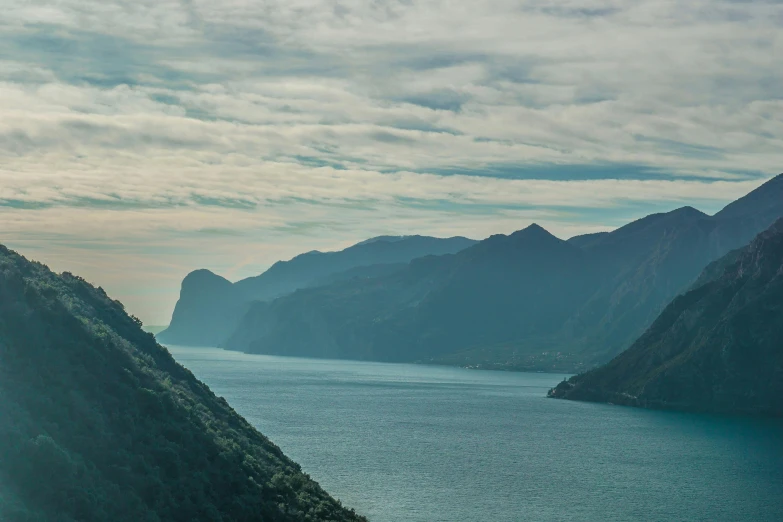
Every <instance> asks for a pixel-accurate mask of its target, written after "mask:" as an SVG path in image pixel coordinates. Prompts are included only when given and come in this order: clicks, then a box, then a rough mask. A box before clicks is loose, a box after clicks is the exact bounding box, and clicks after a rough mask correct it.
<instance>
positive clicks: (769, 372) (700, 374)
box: [550, 220, 783, 416]
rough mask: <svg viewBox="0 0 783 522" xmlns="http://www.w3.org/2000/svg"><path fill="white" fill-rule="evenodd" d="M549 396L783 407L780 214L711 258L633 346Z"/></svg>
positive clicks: (660, 404) (740, 409)
mask: <svg viewBox="0 0 783 522" xmlns="http://www.w3.org/2000/svg"><path fill="white" fill-rule="evenodd" d="M550 396H552V397H557V398H565V399H574V400H587V401H598V402H611V403H615V404H625V405H631V406H641V407H650V408H667V409H678V410H688V411H705V412H721V413H747V414H759V415H774V416H781V415H783V220H779V221H777V222H776V223H775V224H774V225H773V226H772V227H771V228H769V229H768V230H767V231H765V232H763V233H761V234H760V235H759V236H757V237H756V238H755V239H754V240H753V241H752V242H751V243H750V244H749V245H748V246H747V247H745V248H743V249H741V250H739V251H735V252H732V253H730V254H728V255H727V256H726V257H725V258H723V259H720V260H718V261H716V262H715V263H714V264H712V265H711V266H709V267H708V268H707V269H706V270H705V271H704V273H703V275H702V277H701V278H700V279H699V281H698V283H697V285H696V286H695V287H693V288H692V289H691V290H689V291H688V292H686V293H685V294H683V295H681V296H679V297H677V298H676V299H675V300H674V301H673V302H672V303H671V304H670V305H669V306H668V307H666V309H665V310H664V311H663V313H662V314H661V315H660V316H659V317H658V319H657V320H656V321H655V322H654V323H653V325H652V326H651V327H650V328H649V329H648V330H647V332H646V333H645V334H644V335H643V336H642V337H641V338H639V340H637V341H636V342H635V343H634V344H633V346H632V347H631V348H630V349H629V350H627V351H626V352H624V353H622V354H621V355H619V356H618V357H616V358H615V359H613V360H612V361H611V362H609V363H608V364H607V365H605V366H603V367H601V368H598V369H596V370H593V371H591V372H588V373H586V374H583V375H578V376H576V377H573V378H571V379H570V380H569V381H566V382H563V383H561V384H560V385H558V386H557V387H556V388H554V389H553V390H551V391H550Z"/></svg>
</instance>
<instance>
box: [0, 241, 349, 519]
mask: <svg viewBox="0 0 783 522" xmlns="http://www.w3.org/2000/svg"><path fill="white" fill-rule="evenodd" d="M0 520H3V521H9V522H17V521H41V522H43V521H49V520H57V521H63V522H75V521H77V520H78V521H80V522H92V521H105V520H113V521H118V522H121V521H129V522H130V521H133V522H138V521H145V522H160V521H164V520H165V521H183V522H185V521H187V522H190V521H192V520H215V521H218V520H224V521H228V520H232V521H251V520H252V521H257V520H269V521H290V522H293V521H304V520H310V521H316V520H323V521H327V520H328V521H358V520H363V519H362V518H361V517H359V516H357V515H356V514H355V513H353V511H351V510H347V509H345V508H344V507H342V506H341V505H340V503H339V502H338V501H336V500H334V499H333V498H331V497H330V496H329V495H328V494H327V493H325V492H324V491H323V490H322V489H321V488H320V487H319V486H318V484H316V483H315V482H313V481H312V480H311V479H310V478H309V477H308V476H307V475H305V474H304V473H303V472H302V471H301V469H300V468H299V466H298V465H297V464H296V463H294V462H292V461H291V460H290V459H289V458H287V457H286V456H285V455H284V454H283V453H282V452H281V451H280V449H279V448H278V447H277V446H275V445H274V444H273V443H272V442H270V441H269V440H268V439H267V438H266V437H264V436H263V435H261V434H260V433H259V432H258V431H256V430H255V429H254V428H253V427H252V426H250V425H249V424H248V423H247V422H246V421H245V420H244V419H243V418H242V417H240V416H239V415H238V414H237V413H236V412H234V410H232V409H231V407H230V406H229V405H228V404H227V403H226V401H225V400H223V399H221V398H219V397H216V396H215V395H214V394H213V393H212V392H211V391H210V390H209V388H207V387H206V386H205V385H204V384H202V383H201V382H199V381H198V380H197V379H196V378H195V377H194V376H193V375H192V374H191V373H190V372H189V371H188V370H186V369H185V368H183V367H182V366H180V365H179V364H177V363H176V362H175V361H174V359H173V358H172V356H171V355H170V354H169V352H168V351H167V350H166V349H165V348H163V347H161V346H160V345H158V344H157V343H156V342H155V339H154V337H153V336H152V335H151V334H149V333H145V332H144V331H142V329H141V328H140V322H139V321H138V320H137V319H135V318H134V317H131V316H128V315H127V314H126V313H125V311H124V309H123V307H122V305H121V304H120V303H119V302H117V301H114V300H112V299H111V298H110V297H108V296H107V295H106V294H105V293H104V291H103V290H102V289H100V288H97V289H96V288H94V287H92V286H91V285H89V284H88V283H86V282H85V281H84V280H83V279H81V278H79V277H76V276H73V275H71V274H68V273H65V274H62V275H59V276H58V275H56V274H54V273H52V272H50V271H49V270H48V269H47V268H46V267H45V266H43V265H40V264H37V263H31V262H29V261H27V260H25V259H24V258H23V257H21V256H19V255H17V254H16V253H14V252H11V251H9V250H7V249H5V248H4V247H0Z"/></svg>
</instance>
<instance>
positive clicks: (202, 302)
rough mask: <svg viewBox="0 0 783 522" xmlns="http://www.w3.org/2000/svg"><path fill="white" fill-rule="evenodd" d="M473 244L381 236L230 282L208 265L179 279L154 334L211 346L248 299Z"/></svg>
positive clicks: (387, 269) (381, 270)
mask: <svg viewBox="0 0 783 522" xmlns="http://www.w3.org/2000/svg"><path fill="white" fill-rule="evenodd" d="M475 243H476V242H475V241H473V240H471V239H467V238H464V237H452V238H447V239H440V238H434V237H426V236H381V237H377V238H372V239H368V240H366V241H362V242H360V243H357V244H356V245H353V246H351V247H348V248H346V249H344V250H341V251H339V252H318V251H312V252H307V253H305V254H301V255H298V256H296V257H294V258H293V259H291V260H289V261H280V262H278V263H275V264H274V265H272V266H271V267H270V268H269V270H267V271H266V272H264V273H263V274H261V275H258V276H255V277H250V278H247V279H243V280H241V281H237V282H236V283H231V282H230V281H228V280H227V279H225V278H223V277H220V276H218V275H216V274H214V273H212V272H210V271H209V270H204V269H201V270H196V271H194V272H191V273H190V274H188V275H187V276H186V277H185V279H184V280H183V281H182V289H181V291H180V297H179V301H177V304H176V307H175V308H174V314H173V315H172V318H171V324H170V325H169V327H168V328H167V329H166V330H164V331H163V332H161V333H160V334H158V336H157V337H158V339H159V340H160V341H161V342H166V343H169V344H183V345H194V346H215V345H217V344H219V343H222V342H224V341H225V340H226V339H227V338H228V336H229V335H230V334H231V333H232V332H233V331H234V330H235V329H236V327H237V325H238V324H239V321H240V319H241V318H242V316H243V315H244V313H245V312H246V311H247V310H248V308H249V306H250V303H251V302H254V301H256V302H257V301H269V300H272V299H275V298H277V297H280V296H282V295H286V294H289V293H291V292H293V291H295V290H297V289H300V288H307V287H315V286H321V285H325V284H330V283H336V282H340V281H345V280H352V279H355V278H368V277H374V276H379V275H386V274H390V273H392V272H394V271H395V270H397V269H399V268H402V267H404V266H405V264H407V263H408V262H409V261H411V260H412V259H415V258H418V257H422V256H427V255H441V254H449V253H454V252H458V251H460V250H462V249H464V248H466V247H468V246H470V245H473V244H475Z"/></svg>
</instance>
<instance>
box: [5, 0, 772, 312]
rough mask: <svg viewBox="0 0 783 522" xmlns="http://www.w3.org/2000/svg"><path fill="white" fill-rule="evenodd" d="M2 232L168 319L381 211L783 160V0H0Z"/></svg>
mask: <svg viewBox="0 0 783 522" xmlns="http://www.w3.org/2000/svg"><path fill="white" fill-rule="evenodd" d="M0 10H1V12H2V13H3V14H2V16H0V232H1V236H2V237H0V242H2V243H4V244H6V245H8V246H10V247H12V248H15V249H17V250H19V251H21V252H22V253H23V254H25V255H27V256H28V257H32V258H35V259H39V260H41V261H43V262H45V263H47V264H49V265H50V266H51V267H52V268H53V269H55V270H58V271H62V270H70V271H73V272H75V273H79V274H81V275H83V276H85V277H86V278H87V279H88V280H90V281H92V282H93V283H95V284H98V285H102V286H103V287H104V288H106V289H107V291H109V292H110V293H111V294H112V295H113V296H116V297H118V298H119V299H121V300H122V301H123V302H125V304H126V306H127V307H128V308H129V309H130V311H131V312H133V313H135V314H136V315H138V316H139V317H141V318H142V319H143V320H144V321H145V322H146V323H148V324H166V323H167V322H168V318H169V315H170V312H171V309H172V308H173V305H174V302H175V301H176V298H177V294H178V290H179V282H180V280H181V278H182V277H183V276H184V275H185V274H186V273H187V272H189V271H190V270H192V269H195V268H198V267H207V268H210V269H213V270H214V271H216V272H218V273H220V274H222V275H224V276H226V277H228V278H229V279H232V280H233V279H238V278H241V277H246V276H249V275H254V274H257V273H259V272H260V271H262V270H263V269H264V268H265V267H267V266H268V265H269V264H271V263H272V262H274V261H275V260H277V259H285V258H290V257H291V256H293V255H294V254H296V253H299V252H302V251H307V250H311V249H335V248H341V247H344V246H347V245H349V244H351V243H352V242H355V241H357V240H361V239H364V238H366V237H369V236H373V235H379V234H407V233H423V234H432V235H438V236H449V235H465V236H470V237H474V238H482V237H486V236H487V235H490V234H492V233H498V232H502V233H508V232H511V231H513V230H516V229H519V228H523V227H524V226H526V225H528V224H529V223H531V222H533V221H535V222H538V223H540V224H541V225H543V226H545V227H546V228H548V229H549V230H551V231H552V232H553V233H555V234H556V235H559V236H560V237H563V238H566V237H570V236H572V235H575V234H578V233H583V232H590V231H596V230H606V229H611V228H613V227H615V226H618V225H621V224H623V223H625V222H627V221H629V220H631V219H634V218H637V217H640V216H642V215H645V214H649V213H651V212H656V211H663V210H670V209H673V208H676V207H678V206H682V205H685V204H689V205H693V206H696V207H697V208H700V209H702V210H705V211H707V212H713V211H715V210H717V209H719V208H720V207H721V206H722V205H724V204H725V203H726V202H728V201H730V200H732V199H735V198H736V197H738V196H740V195H742V194H744V193H746V192H748V191H749V190H751V189H753V188H755V187H756V186H758V185H759V184H761V183H762V182H763V181H764V180H765V179H767V178H769V177H771V176H772V175H774V174H777V173H779V172H781V171H783V65H781V57H783V4H782V3H781V2H779V1H773V0H768V1H762V0H759V1H753V0H745V1H740V0H735V1H717V0H687V1H685V0H682V1H677V0H604V1H593V0H562V1H558V2H552V1H543V0H515V1H512V0H471V1H454V0H451V1H445V0H362V1H360V0H253V1H251V0H221V1H215V0H211V1H204V0H179V1H168V0H132V1H131V0H58V1H40V0H29V1H25V2H20V1H18V0H0Z"/></svg>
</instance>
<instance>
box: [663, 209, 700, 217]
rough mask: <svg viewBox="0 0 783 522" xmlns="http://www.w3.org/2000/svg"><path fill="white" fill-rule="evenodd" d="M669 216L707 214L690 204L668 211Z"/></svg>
mask: <svg viewBox="0 0 783 522" xmlns="http://www.w3.org/2000/svg"><path fill="white" fill-rule="evenodd" d="M669 215H671V216H687V217H708V216H707V214H705V213H704V212H702V211H701V210H699V209H697V208H693V207H691V206H685V207H680V208H677V209H674V210H672V211H671V212H669Z"/></svg>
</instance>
